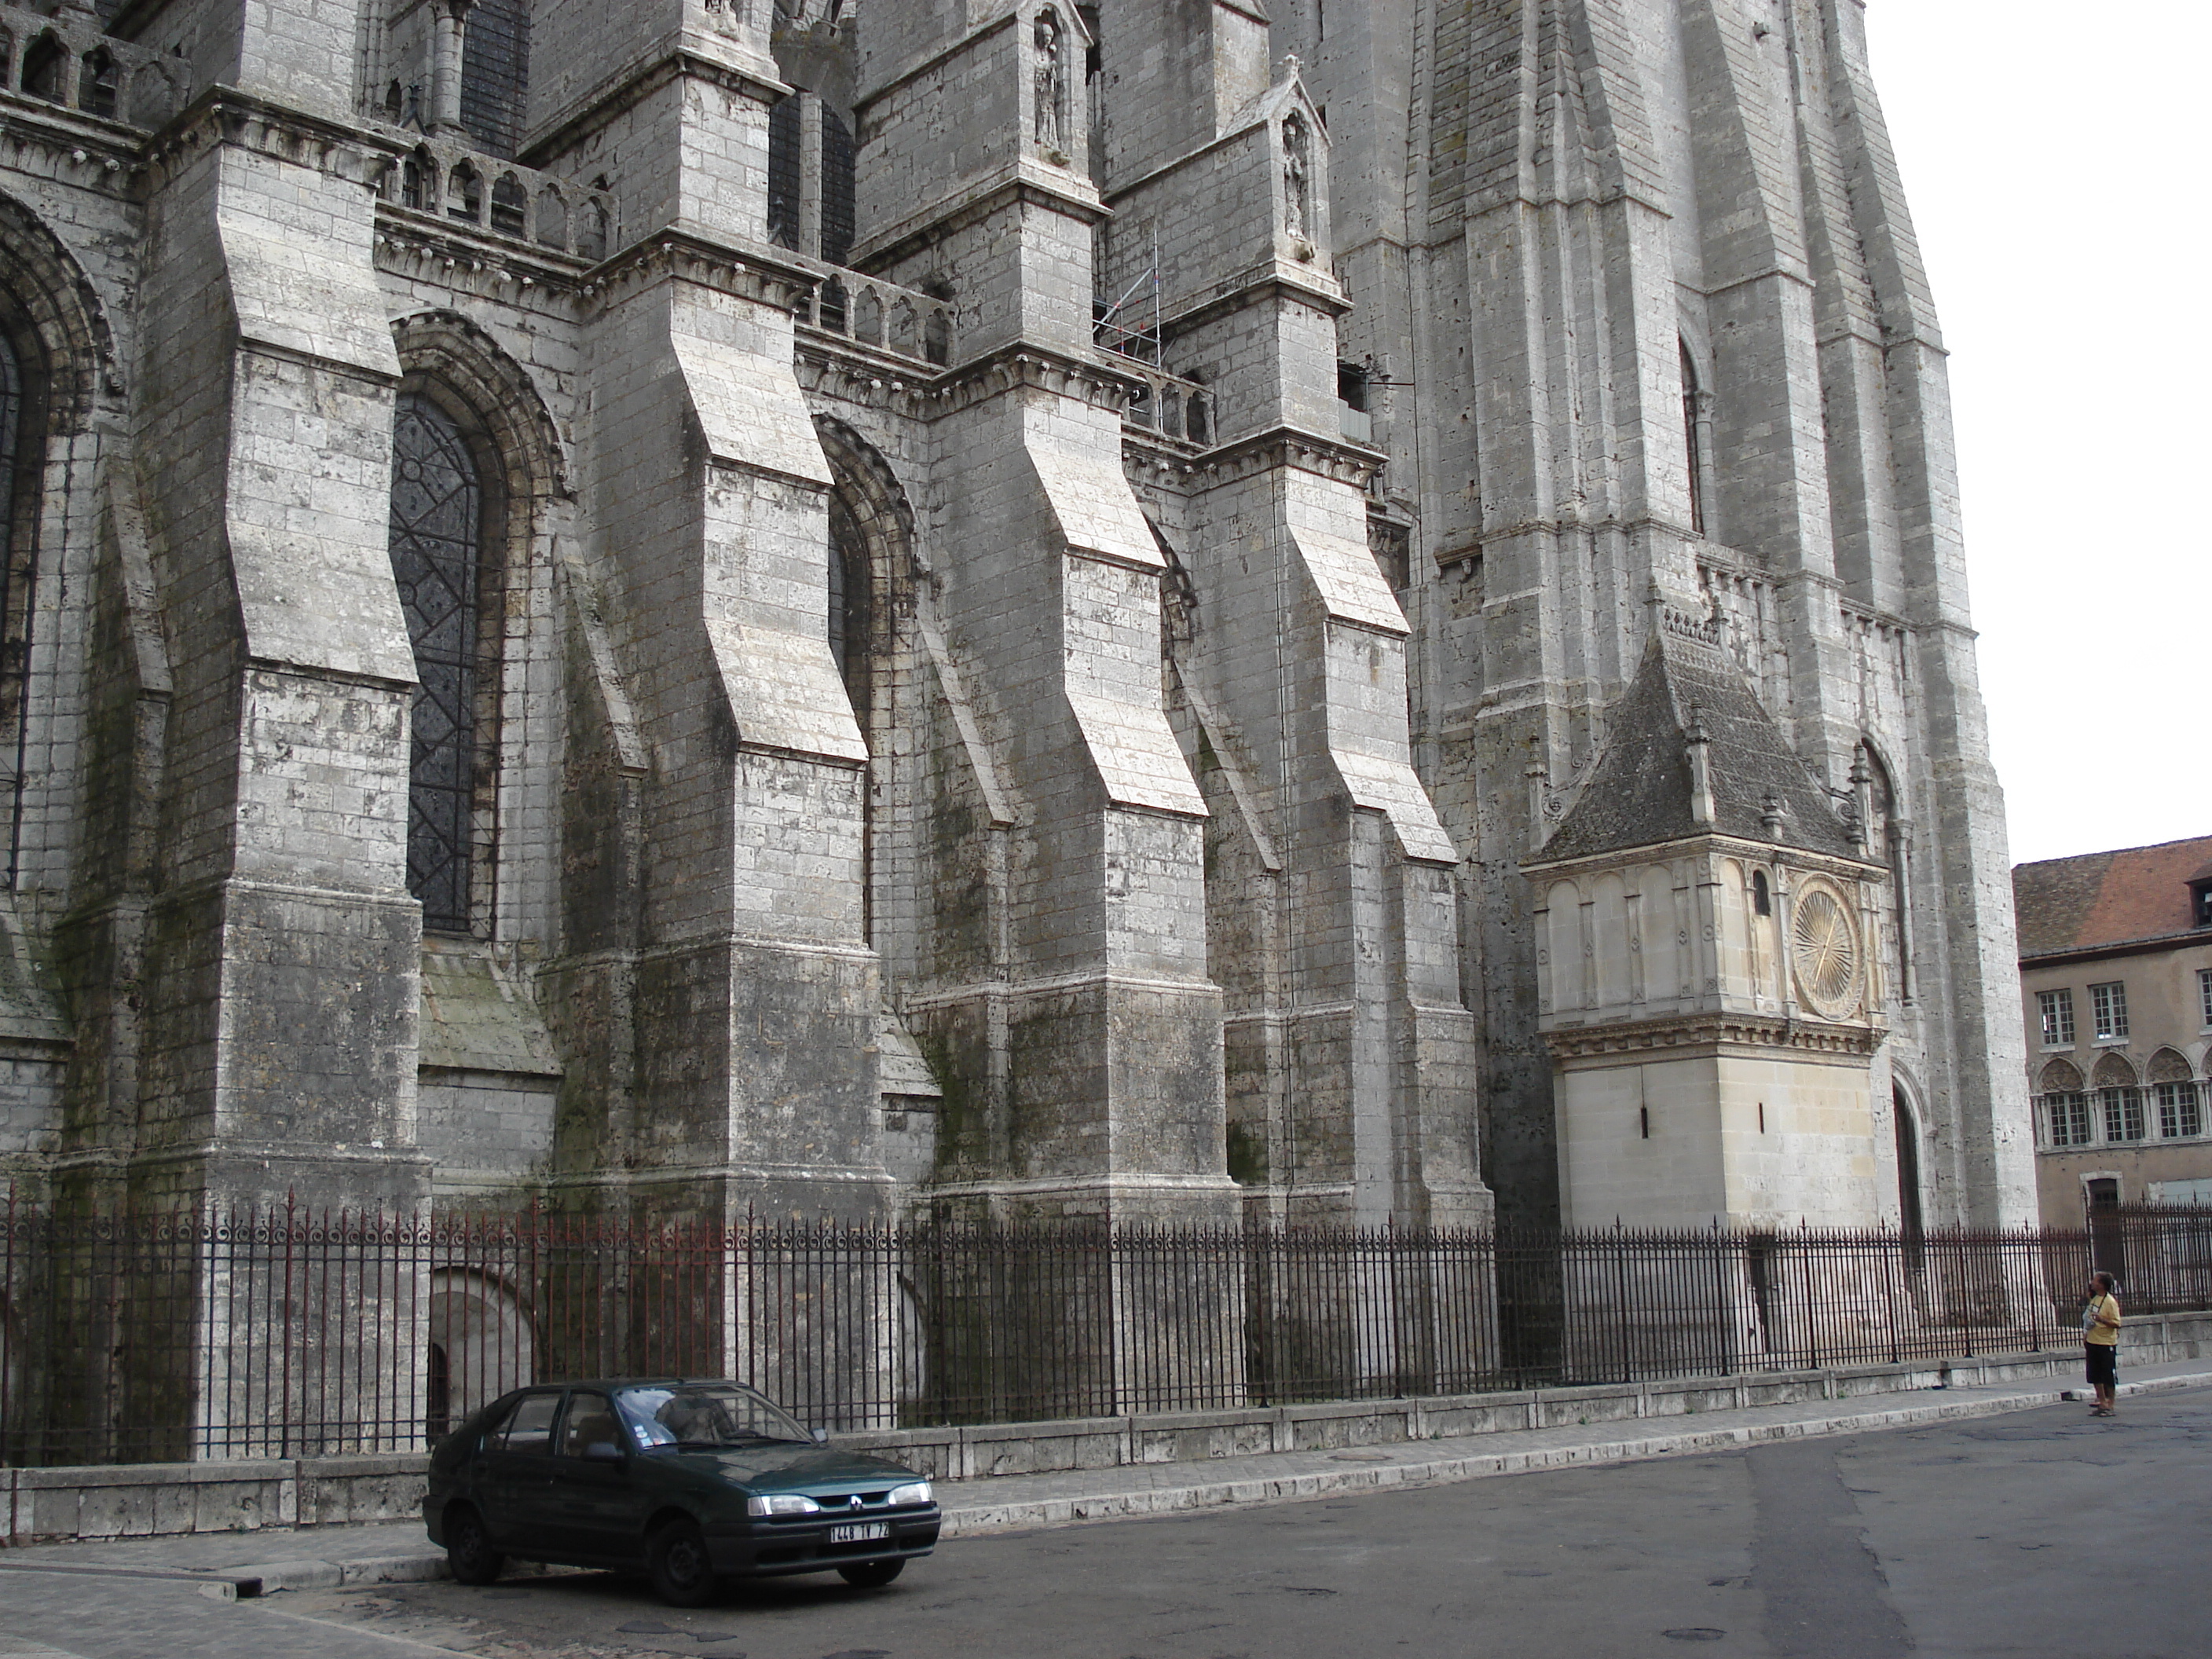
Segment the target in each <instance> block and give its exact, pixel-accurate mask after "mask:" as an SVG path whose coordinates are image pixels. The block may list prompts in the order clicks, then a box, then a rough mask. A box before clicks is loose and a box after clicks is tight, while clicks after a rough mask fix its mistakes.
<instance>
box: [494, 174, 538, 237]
mask: <svg viewBox="0 0 2212 1659" xmlns="http://www.w3.org/2000/svg"><path fill="white" fill-rule="evenodd" d="M529 216H530V193H529V191H526V190H524V189H523V187H522V181H521V180H520V179H517V178H516V177H515V176H514V175H513V173H501V174H500V175H499V178H498V179H497V181H496V182H495V183H494V184H493V185H492V187H491V228H493V229H494V230H496V231H500V232H501V233H503V234H506V235H508V236H520V235H521V234H522V231H523V227H524V226H525V225H526V224H527V223H528V222H529Z"/></svg>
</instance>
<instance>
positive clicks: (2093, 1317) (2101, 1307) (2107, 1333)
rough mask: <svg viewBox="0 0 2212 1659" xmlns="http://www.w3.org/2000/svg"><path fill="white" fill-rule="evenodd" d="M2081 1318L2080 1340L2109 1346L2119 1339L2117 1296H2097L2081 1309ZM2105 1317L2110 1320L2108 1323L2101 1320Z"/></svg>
mask: <svg viewBox="0 0 2212 1659" xmlns="http://www.w3.org/2000/svg"><path fill="white" fill-rule="evenodd" d="M2082 1319H2083V1321H2084V1323H2083V1326H2082V1329H2081V1340H2083V1341H2084V1342H2100V1343H2102V1344H2104V1345H2105V1346H2106V1347H2108V1348H2109V1347H2111V1346H2112V1345H2113V1344H2114V1343H2116V1342H2118V1340H2120V1304H2119V1299H2118V1297H2112V1296H2100V1297H2097V1298H2096V1299H2095V1300H2094V1301H2093V1302H2092V1303H2090V1304H2089V1305H2088V1307H2087V1309H2086V1310H2083V1313H2082ZM2107 1319H2109V1320H2111V1321H2112V1323H2111V1324H2109V1325H2107V1324H2104V1323H2102V1321H2105V1320H2107Z"/></svg>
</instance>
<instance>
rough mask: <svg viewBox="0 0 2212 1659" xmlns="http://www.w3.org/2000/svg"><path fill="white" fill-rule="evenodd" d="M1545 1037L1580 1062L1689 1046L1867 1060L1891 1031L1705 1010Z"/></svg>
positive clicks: (1560, 1055) (1558, 1055) (1559, 1055)
mask: <svg viewBox="0 0 2212 1659" xmlns="http://www.w3.org/2000/svg"><path fill="white" fill-rule="evenodd" d="M1543 1035H1544V1046H1545V1047H1546V1048H1548V1049H1550V1050H1551V1053H1552V1057H1553V1059H1554V1060H1589V1059H1594V1058H1600V1057H1604V1056H1609V1055H1614V1054H1648V1053H1650V1052H1652V1051H1655V1050H1661V1051H1663V1050H1668V1049H1684V1048H1702V1049H1718V1048H1738V1049H1750V1050H1753V1051H1763V1052H1771V1051H1773V1050H1775V1049H1783V1050H1785V1051H1788V1052H1791V1053H1796V1054H1841V1055H1845V1056H1848V1057H1850V1058H1854V1059H1863V1058H1866V1057H1869V1056H1870V1055H1872V1054H1873V1053H1874V1051H1875V1049H1876V1048H1880V1047H1881V1041H1882V1038H1883V1037H1884V1036H1886V1035H1887V1033H1886V1032H1884V1031H1883V1030H1882V1029H1881V1027H1880V1026H1876V1025H1856V1024H1844V1025H1831V1024H1827V1023H1826V1022H1825V1021H1820V1020H1807V1019H1790V1018H1784V1017H1783V1016H1781V1015H1778V1014H1730V1013H1699V1014H1674V1015H1669V1016H1668V1017H1667V1018H1662V1019H1639V1020H1625V1021H1621V1022H1620V1023H1618V1024H1609V1025H1576V1026H1569V1027H1565V1028H1563V1029H1560V1030H1549V1031H1546V1032H1545V1033H1544V1034H1543Z"/></svg>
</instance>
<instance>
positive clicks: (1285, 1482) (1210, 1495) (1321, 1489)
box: [941, 1371, 2212, 1538]
mask: <svg viewBox="0 0 2212 1659" xmlns="http://www.w3.org/2000/svg"><path fill="white" fill-rule="evenodd" d="M2206 1383H2212V1371H2204V1372H2195V1373H2191V1374H2190V1375H2187V1376H2166V1377H2158V1378H2154V1379H2153V1380H2151V1381H2149V1382H2145V1383H2123V1384H2122V1385H2121V1387H2120V1393H2121V1395H2145V1394H2166V1393H2170V1392H2172V1391H2174V1390H2177V1389H2191V1388H2201V1387H2203V1385H2205V1384H2206ZM2078 1392H2079V1391H2078V1390H2076V1389H2038V1390H2037V1391H2035V1392H2034V1393H2033V1394H2008V1395H2004V1396H2002V1398H1999V1399H1996V1400H1972V1401H1947V1402H1945V1403H1944V1404H1942V1405H1937V1406H1905V1407H1892V1408H1890V1409H1889V1410H1887V1411H1876V1412H1852V1413H1838V1414H1837V1415H1835V1416H1832V1417H1822V1418H1814V1419H1808V1420H1800V1421H1797V1422H1791V1423H1759V1424H1748V1425H1739V1426H1735V1427H1732V1428H1724V1429H1710V1430H1703V1431H1690V1432H1686V1433H1679V1434H1659V1435H1644V1436H1641V1437H1638V1438H1636V1439H1632V1440H1615V1441H1603V1442H1598V1443H1584V1444H1581V1445H1574V1446H1553V1447H1546V1448H1543V1449H1539V1450H1535V1451H1525V1452H1499V1453H1494V1454H1492V1455H1487V1456H1483V1455H1478V1456H1473V1457H1450V1458H1432V1459H1426V1460H1422V1461H1409V1462H1388V1463H1383V1464H1380V1465H1374V1466H1370V1467H1367V1468H1357V1469H1343V1470H1334V1469H1332V1470H1316V1471H1314V1472H1312V1473H1310V1474H1293V1475H1284V1476H1279V1477H1275V1478H1272V1479H1265V1480H1218V1481H1207V1482H1200V1483H1194V1484H1193V1485H1191V1486H1160V1487H1150V1488H1146V1489H1145V1490H1142V1491H1138V1492H1115V1493H1103V1494H1100V1495H1097V1496H1095V1497H1085V1498H1038V1499H1035V1500H1033V1501H1030V1502H1027V1503H1017V1504H969V1505H962V1506H959V1507H952V1506H947V1508H946V1509H945V1529H944V1532H943V1534H941V1535H942V1536H944V1537H946V1538H958V1537H973V1536H975V1535H977V1534H982V1533H990V1532H1006V1531H1013V1530H1031V1529H1036V1528H1048V1527H1066V1526H1079V1525H1081V1524H1083V1523H1084V1522H1091V1521H1107V1520H1116V1519H1121V1518H1123V1517H1126V1516H1139V1515H1166V1514H1176V1513H1182V1512H1185V1511H1188V1510H1202V1509H1217V1508H1225V1507H1230V1506H1233V1505H1239V1504H1283V1503H1297V1502H1300V1501H1302V1500H1304V1499H1306V1498H1322V1497H1327V1496H1329V1495H1330V1494H1333V1493H1336V1492H1370V1491H1373V1490H1375V1489H1376V1488H1378V1487H1385V1486H1447V1485H1450V1484H1453V1483H1455V1482H1458V1481H1462V1480H1483V1479H1485V1478H1486V1477H1488V1476H1491V1475H1498V1474H1531V1473H1534V1471H1537V1470H1540V1469H1558V1468H1580V1467H1582V1466H1584V1465H1587V1464H1595V1463H1624V1462H1643V1461H1644V1460H1647V1459H1650V1458H1658V1457H1680V1456H1687V1455H1696V1454H1698V1453H1700V1452H1709V1451H1722V1450H1725V1449H1728V1448H1729V1447H1730V1446H1743V1445H1752V1444H1755V1443H1759V1442H1760V1441H1765V1440H1790V1439H1797V1438H1815V1437H1826V1436H1831V1435H1838V1434H1857V1433H1863V1432H1866V1431H1869V1430H1875V1429H1900V1428H1911V1427H1912V1426H1914V1425H1919V1424H1923V1423H1944V1422H1955V1421H1962V1420H1966V1419H1973V1418H1978V1417H1996V1416H1999V1415H2002V1413H2007V1412H2015V1411H2027V1410H2033V1409H2034V1408H2036V1407H2042V1406H2055V1405H2058V1404H2061V1403H2063V1401H2068V1400H2070V1399H2073V1398H2074V1397H2075V1395H2076V1394H2077V1393H2078ZM1376 1450H1378V1451H1379V1449H1376ZM1289 1455H1307V1456H1311V1455H1328V1454H1314V1453H1306V1454H1295V1453H1294V1454H1289ZM1385 1455H1387V1454H1385Z"/></svg>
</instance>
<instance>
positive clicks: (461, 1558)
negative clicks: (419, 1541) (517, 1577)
mask: <svg viewBox="0 0 2212 1659" xmlns="http://www.w3.org/2000/svg"><path fill="white" fill-rule="evenodd" d="M446 1565H447V1567H448V1568H450V1569H451V1570H452V1571H453V1577H455V1578H457V1579H459V1581H460V1582H461V1583H464V1584H489V1583H491V1581H492V1580H493V1579H495V1578H496V1577H499V1571H500V1569H501V1567H503V1566H505V1565H507V1558H506V1557H505V1556H503V1555H501V1553H499V1552H498V1551H497V1550H495V1549H494V1548H493V1547H491V1534H489V1533H488V1532H486V1531H485V1530H484V1523H483V1516H481V1515H478V1514H477V1512H476V1511H475V1510H472V1509H471V1508H470V1507H469V1506H468V1505H467V1504H455V1505H454V1506H453V1508H452V1509H450V1510H447V1511H446Z"/></svg>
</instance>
